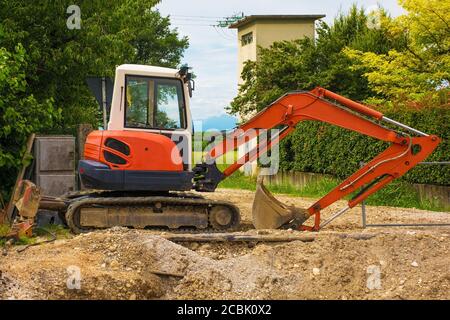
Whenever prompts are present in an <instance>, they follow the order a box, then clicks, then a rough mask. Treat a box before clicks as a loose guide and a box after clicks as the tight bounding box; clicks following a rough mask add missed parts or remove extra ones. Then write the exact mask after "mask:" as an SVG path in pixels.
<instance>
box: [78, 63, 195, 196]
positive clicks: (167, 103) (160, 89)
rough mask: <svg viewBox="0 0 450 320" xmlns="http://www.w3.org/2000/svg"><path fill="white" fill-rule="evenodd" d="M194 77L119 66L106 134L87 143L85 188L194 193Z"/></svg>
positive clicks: (82, 174) (82, 166)
mask: <svg viewBox="0 0 450 320" xmlns="http://www.w3.org/2000/svg"><path fill="white" fill-rule="evenodd" d="M191 93H192V86H191V74H190V73H189V69H188V68H187V67H184V68H182V69H180V70H176V69H170V68H162V67H153V66H144V65H121V66H119V67H117V69H116V76H115V82H114V91H113V98H112V104H111V112H110V119H109V122H108V128H107V130H104V131H94V132H92V133H90V134H89V135H88V137H87V140H86V143H85V150H84V159H83V160H81V161H80V163H79V174H80V177H81V181H82V183H83V185H84V186H85V187H87V188H93V189H103V190H122V191H125V190H127V191H132V190H133V191H136V190H146V191H149V190H152V191H171V190H174V191H186V190H190V189H191V188H192V182H191V181H192V179H193V172H192V170H191V169H192V166H191V161H190V159H191V158H192V131H193V128H192V119H191V114H190V109H189V96H190V94H191Z"/></svg>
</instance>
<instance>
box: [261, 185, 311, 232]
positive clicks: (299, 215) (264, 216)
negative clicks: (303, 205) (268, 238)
mask: <svg viewBox="0 0 450 320" xmlns="http://www.w3.org/2000/svg"><path fill="white" fill-rule="evenodd" d="M252 217H253V226H254V227H255V228H256V229H278V228H282V227H284V228H288V227H292V228H297V227H298V226H300V225H302V224H303V222H305V221H306V220H307V219H308V218H309V214H308V212H307V211H306V210H305V209H300V208H296V207H294V206H286V205H285V204H283V203H281V202H280V201H278V200H277V199H276V198H275V197H274V196H273V195H272V194H271V193H270V191H269V190H267V188H266V187H265V186H264V184H263V179H262V178H261V177H259V178H258V181H257V184H256V193H255V199H254V200H253V207H252Z"/></svg>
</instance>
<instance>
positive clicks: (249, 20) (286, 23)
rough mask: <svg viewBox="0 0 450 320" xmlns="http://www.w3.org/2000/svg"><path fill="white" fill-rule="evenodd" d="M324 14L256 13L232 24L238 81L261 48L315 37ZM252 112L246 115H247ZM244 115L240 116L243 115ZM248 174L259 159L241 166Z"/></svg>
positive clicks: (246, 149)
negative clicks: (235, 37) (284, 41)
mask: <svg viewBox="0 0 450 320" xmlns="http://www.w3.org/2000/svg"><path fill="white" fill-rule="evenodd" d="M323 17H325V15H323V14H315V15H253V16H247V17H245V18H244V19H241V20H239V21H237V22H235V23H233V24H232V25H230V26H229V28H231V29H237V31H238V84H242V83H243V81H242V78H241V73H242V69H243V68H244V64H245V62H246V61H247V60H251V61H256V60H257V59H258V47H262V48H268V47H270V46H271V45H272V44H273V43H274V42H277V41H283V40H287V41H289V40H297V39H301V38H304V37H309V38H314V34H315V21H316V20H318V19H321V18H323ZM249 116H250V115H246V118H248V117H249ZM240 118H241V116H240ZM256 145H257V139H252V140H250V141H249V142H248V143H245V144H244V145H242V146H240V147H239V149H238V150H239V151H238V155H239V157H242V156H243V155H244V154H246V153H247V152H249V151H250V150H252V149H253V148H255V147H256ZM241 171H244V172H245V174H246V175H253V174H256V173H257V162H256V161H253V162H252V163H247V164H245V165H244V166H243V168H241Z"/></svg>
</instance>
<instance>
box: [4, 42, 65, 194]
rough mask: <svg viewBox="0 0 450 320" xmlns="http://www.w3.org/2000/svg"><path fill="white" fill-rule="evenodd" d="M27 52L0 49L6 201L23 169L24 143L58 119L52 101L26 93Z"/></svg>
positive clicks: (19, 46) (58, 112)
mask: <svg viewBox="0 0 450 320" xmlns="http://www.w3.org/2000/svg"><path fill="white" fill-rule="evenodd" d="M25 57H26V53H25V50H24V49H23V47H22V46H21V45H17V46H16V48H15V50H14V51H13V52H9V51H7V50H6V49H5V48H0V181H1V184H0V193H2V195H3V198H7V193H8V191H9V188H10V186H11V185H12V184H13V183H14V180H15V174H16V172H17V169H18V168H19V167H20V166H22V154H23V152H24V151H25V141H26V140H27V138H28V136H29V135H30V134H31V133H32V132H40V131H42V130H45V129H46V128H49V127H51V126H52V125H53V123H54V120H55V119H59V117H60V110H58V109H56V108H55V107H54V106H53V101H52V99H43V100H38V99H37V98H35V96H34V95H32V94H28V93H27V86H28V85H27V81H26V75H25V71H24V70H25V68H26V59H25Z"/></svg>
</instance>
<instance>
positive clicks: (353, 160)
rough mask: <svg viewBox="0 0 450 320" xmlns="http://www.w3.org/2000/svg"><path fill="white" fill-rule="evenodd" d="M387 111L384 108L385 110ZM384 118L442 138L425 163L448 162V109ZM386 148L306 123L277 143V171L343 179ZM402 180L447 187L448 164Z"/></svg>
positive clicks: (421, 168)
mask: <svg viewBox="0 0 450 320" xmlns="http://www.w3.org/2000/svg"><path fill="white" fill-rule="evenodd" d="M386 109H387V108H386ZM380 111H382V112H383V113H384V114H385V115H386V116H387V117H389V118H391V119H394V120H397V121H399V122H402V123H404V124H406V125H409V126H411V127H413V128H416V129H418V130H421V131H423V132H426V133H429V134H435V135H437V136H439V137H440V138H441V139H442V142H441V144H440V145H439V146H438V148H437V149H436V150H435V151H434V152H433V153H432V154H431V155H430V156H429V157H428V158H427V159H426V161H449V160H450V152H449V151H450V143H449V135H450V108H449V107H448V106H442V107H433V108H431V107H425V108H422V109H420V110H416V109H413V108H411V107H396V108H395V110H394V109H393V108H389V109H387V110H380ZM387 147H388V144H387V143H385V142H381V141H378V140H376V139H373V138H370V137H366V136H364V135H361V134H358V133H355V132H351V131H348V130H345V129H342V128H339V127H335V126H331V125H328V124H325V123H322V122H315V121H305V122H301V123H299V124H298V125H297V128H296V130H295V132H294V133H293V134H291V135H290V136H288V137H287V138H286V139H285V140H284V141H282V143H281V144H280V158H281V159H280V168H281V169H283V170H294V171H304V172H316V173H327V174H331V175H334V176H336V177H338V178H341V179H343V178H346V177H348V176H349V175H351V174H352V173H353V172H355V171H356V170H358V168H359V163H360V161H364V162H368V161H369V160H371V159H372V158H373V157H375V156H376V155H377V154H379V153H380V152H382V151H383V150H384V149H386V148H387ZM403 179H404V180H405V181H408V182H411V183H427V184H438V185H450V166H449V165H418V166H416V167H415V168H414V169H412V170H411V171H409V172H408V173H407V174H406V175H405V176H404V177H403Z"/></svg>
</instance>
